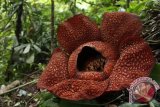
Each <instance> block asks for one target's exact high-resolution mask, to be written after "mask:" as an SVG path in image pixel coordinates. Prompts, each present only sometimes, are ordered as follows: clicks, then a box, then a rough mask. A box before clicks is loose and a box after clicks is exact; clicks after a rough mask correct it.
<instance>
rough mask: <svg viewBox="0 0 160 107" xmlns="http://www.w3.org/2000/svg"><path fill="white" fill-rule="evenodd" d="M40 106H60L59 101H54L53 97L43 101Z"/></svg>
mask: <svg viewBox="0 0 160 107" xmlns="http://www.w3.org/2000/svg"><path fill="white" fill-rule="evenodd" d="M39 107H59V106H58V104H57V103H55V102H53V99H48V100H46V101H44V102H43V104H41V105H40V106H39Z"/></svg>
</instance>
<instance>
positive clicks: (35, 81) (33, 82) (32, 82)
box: [0, 79, 37, 95]
mask: <svg viewBox="0 0 160 107" xmlns="http://www.w3.org/2000/svg"><path fill="white" fill-rule="evenodd" d="M35 83H37V79H35V80H33V81H30V82H27V83H25V84H23V85H19V86H18V87H15V88H12V89H10V90H8V91H6V92H4V93H1V94H0V95H4V94H7V93H10V92H12V91H14V90H17V89H19V88H22V87H24V86H27V85H29V84H35Z"/></svg>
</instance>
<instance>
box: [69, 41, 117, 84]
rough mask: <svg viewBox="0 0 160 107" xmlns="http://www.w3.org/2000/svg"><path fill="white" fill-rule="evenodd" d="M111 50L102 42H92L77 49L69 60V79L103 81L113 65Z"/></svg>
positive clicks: (113, 56)
mask: <svg viewBox="0 0 160 107" xmlns="http://www.w3.org/2000/svg"><path fill="white" fill-rule="evenodd" d="M115 56H116V55H115V52H114V50H113V48H112V47H111V46H110V45H109V44H107V43H104V42H100V41H93V42H88V43H85V44H83V45H81V46H80V47H78V48H77V49H76V50H75V51H73V53H72V54H71V56H70V58H69V63H68V71H69V75H70V78H74V77H76V78H78V79H82V80H96V81H103V80H105V79H106V78H108V77H109V75H110V72H111V70H112V69H113V66H114V64H115Z"/></svg>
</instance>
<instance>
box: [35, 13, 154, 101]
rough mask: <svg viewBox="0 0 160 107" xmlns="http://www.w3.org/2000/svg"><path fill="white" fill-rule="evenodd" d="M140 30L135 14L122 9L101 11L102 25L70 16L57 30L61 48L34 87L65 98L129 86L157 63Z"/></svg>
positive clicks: (71, 98)
mask: <svg viewBox="0 0 160 107" xmlns="http://www.w3.org/2000/svg"><path fill="white" fill-rule="evenodd" d="M141 29H142V23H141V21H140V20H139V18H138V17H137V16H136V15H134V14H130V13H126V12H113V13H105V14H104V15H103V20H102V24H101V26H100V28H99V27H98V26H97V25H96V23H94V22H92V21H91V20H90V19H89V18H88V17H87V16H84V15H82V14H79V15H75V16H73V17H71V18H69V19H68V20H66V21H64V22H63V23H62V24H60V25H59V27H58V32H57V37H58V42H59V44H60V47H61V48H63V49H64V50H65V51H62V50H61V49H55V50H54V52H53V55H52V58H51V59H50V61H49V63H48V65H47V67H46V69H45V71H44V72H43V73H42V75H41V76H40V79H39V81H38V84H37V86H38V87H39V88H43V89H47V90H48V91H50V92H51V93H53V94H55V95H56V96H58V97H60V98H63V99H68V100H86V99H93V98H96V97H98V96H100V95H102V94H103V93H105V92H110V91H119V90H122V89H124V88H127V87H129V85H130V83H131V82H132V81H134V80H135V79H137V78H139V77H142V76H149V74H150V72H151V69H152V67H153V65H154V62H155V60H154V57H153V55H152V51H151V49H150V47H149V46H148V44H147V43H145V41H144V40H143V39H142V38H140V34H141ZM65 52H67V53H68V54H69V56H68V54H66V53H65Z"/></svg>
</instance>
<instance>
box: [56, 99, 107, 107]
mask: <svg viewBox="0 0 160 107" xmlns="http://www.w3.org/2000/svg"><path fill="white" fill-rule="evenodd" d="M102 105H103V106H104V104H99V103H98V102H96V101H95V100H88V101H69V100H63V99H61V101H60V103H59V106H60V107H101V106H102Z"/></svg>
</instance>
